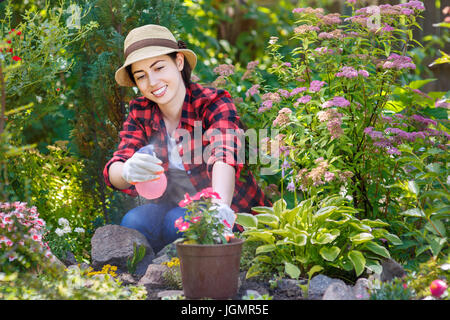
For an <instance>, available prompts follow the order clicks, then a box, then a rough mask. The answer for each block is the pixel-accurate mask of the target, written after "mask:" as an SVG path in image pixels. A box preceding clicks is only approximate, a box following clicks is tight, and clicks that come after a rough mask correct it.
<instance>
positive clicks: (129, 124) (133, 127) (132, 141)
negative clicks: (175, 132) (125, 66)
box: [103, 103, 146, 196]
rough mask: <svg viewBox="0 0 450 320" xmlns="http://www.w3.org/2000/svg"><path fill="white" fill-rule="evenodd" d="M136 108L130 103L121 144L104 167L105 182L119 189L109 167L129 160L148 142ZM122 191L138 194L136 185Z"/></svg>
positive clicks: (120, 134)
mask: <svg viewBox="0 0 450 320" xmlns="http://www.w3.org/2000/svg"><path fill="white" fill-rule="evenodd" d="M136 113H137V112H136V109H134V108H133V103H130V113H129V114H128V117H127V119H126V120H125V122H124V124H123V129H122V131H120V133H119V138H120V142H119V146H118V148H117V150H116V151H115V152H114V153H113V156H112V158H111V159H110V160H109V161H108V162H107V163H106V165H105V168H104V169H103V176H104V178H105V183H106V185H108V186H109V187H111V188H113V189H116V190H119V189H117V188H116V187H114V186H113V185H112V183H111V181H110V180H109V167H110V166H111V164H113V163H114V162H116V161H122V162H125V161H127V160H128V159H129V158H130V157H131V156H132V155H133V154H134V153H135V152H136V151H137V150H139V149H140V148H141V147H143V146H144V145H145V143H146V138H145V132H144V129H143V127H142V125H141V124H140V122H139V121H138V118H137V116H136ZM120 191H122V192H124V193H126V194H129V195H132V196H135V195H137V192H136V189H135V187H134V186H131V187H130V188H128V189H121V190H120Z"/></svg>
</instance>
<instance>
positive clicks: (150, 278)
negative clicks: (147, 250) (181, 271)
mask: <svg viewBox="0 0 450 320" xmlns="http://www.w3.org/2000/svg"><path fill="white" fill-rule="evenodd" d="M168 269H169V268H168V267H167V266H165V265H160V264H150V265H149V266H148V268H147V271H146V272H145V274H144V276H143V277H142V278H141V279H140V280H139V282H138V285H142V286H145V287H150V288H164V287H166V286H167V284H166V281H165V280H164V272H166V271H167V270H168Z"/></svg>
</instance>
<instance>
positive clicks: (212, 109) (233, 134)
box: [203, 90, 244, 178]
mask: <svg viewBox="0 0 450 320" xmlns="http://www.w3.org/2000/svg"><path fill="white" fill-rule="evenodd" d="M203 121H204V124H205V129H206V130H205V136H206V139H207V140H209V144H210V145H209V150H208V155H207V162H206V164H207V173H208V176H209V178H211V175H212V168H213V165H214V163H216V162H217V161H222V162H224V163H226V164H228V165H230V166H232V167H234V168H235V170H236V177H237V178H239V175H240V172H241V170H242V167H243V161H244V155H243V153H242V152H243V151H244V150H243V149H242V145H243V143H242V142H243V140H242V137H243V130H242V129H241V128H240V127H239V116H238V114H237V110H236V106H235V105H234V103H233V101H232V99H231V96H230V95H229V93H228V92H226V91H222V90H221V91H219V93H218V95H217V97H216V98H215V99H214V100H213V102H212V103H211V104H210V106H209V107H208V108H206V111H205V115H204V119H203ZM205 160H206V159H205Z"/></svg>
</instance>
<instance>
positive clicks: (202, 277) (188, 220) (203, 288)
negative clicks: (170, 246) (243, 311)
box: [175, 188, 244, 299]
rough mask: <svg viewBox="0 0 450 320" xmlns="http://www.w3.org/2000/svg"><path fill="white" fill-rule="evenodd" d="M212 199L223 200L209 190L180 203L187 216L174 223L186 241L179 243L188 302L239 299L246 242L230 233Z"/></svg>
mask: <svg viewBox="0 0 450 320" xmlns="http://www.w3.org/2000/svg"><path fill="white" fill-rule="evenodd" d="M213 199H220V196H219V195H218V194H217V193H215V192H213V191H212V188H206V189H203V190H202V191H200V192H198V193H197V194H196V195H194V196H193V197H192V198H191V197H190V196H189V194H187V193H186V194H185V198H184V199H183V200H182V201H181V202H180V203H179V205H180V206H181V207H186V208H187V215H186V216H185V217H184V218H183V217H180V218H179V219H177V220H176V222H175V227H176V228H178V230H179V231H178V232H183V237H182V238H181V239H179V240H177V243H176V248H177V253H178V257H179V259H180V268H181V278H182V283H183V290H184V295H185V296H186V298H188V299H200V298H212V299H228V298H231V297H233V296H235V295H236V293H237V289H238V281H239V267H240V259H241V252H242V244H243V242H244V240H242V239H238V238H236V237H234V235H233V234H232V233H231V232H229V231H228V230H231V228H232V226H231V225H230V224H229V222H228V221H227V220H225V219H223V218H221V217H220V215H219V210H218V209H219V206H218V205H216V204H215V203H213Z"/></svg>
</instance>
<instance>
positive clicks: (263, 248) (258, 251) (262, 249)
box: [256, 244, 277, 255]
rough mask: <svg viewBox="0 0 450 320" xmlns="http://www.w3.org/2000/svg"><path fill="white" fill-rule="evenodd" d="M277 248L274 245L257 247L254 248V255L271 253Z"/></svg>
mask: <svg viewBox="0 0 450 320" xmlns="http://www.w3.org/2000/svg"><path fill="white" fill-rule="evenodd" d="M276 248H277V246H276V245H274V244H265V245H262V246H259V247H258V248H256V254H257V255H258V254H261V253H267V252H272V251H274V250H275V249H276Z"/></svg>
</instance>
